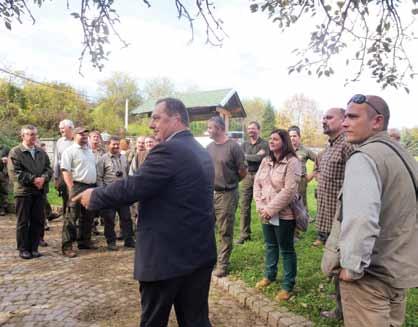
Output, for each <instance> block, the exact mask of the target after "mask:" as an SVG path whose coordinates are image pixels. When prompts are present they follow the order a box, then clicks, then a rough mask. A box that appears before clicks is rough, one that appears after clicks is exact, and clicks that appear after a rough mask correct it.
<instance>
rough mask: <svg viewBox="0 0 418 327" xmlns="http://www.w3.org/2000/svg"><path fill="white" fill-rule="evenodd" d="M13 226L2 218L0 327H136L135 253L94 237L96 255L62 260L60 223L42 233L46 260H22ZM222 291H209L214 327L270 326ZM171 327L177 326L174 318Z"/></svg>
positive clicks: (86, 253)
mask: <svg viewBox="0 0 418 327" xmlns="http://www.w3.org/2000/svg"><path fill="white" fill-rule="evenodd" d="M15 223H16V222H15V217H14V216H13V215H9V216H6V217H0V326H2V327H12V326H15V327H20V326H22V327H32V326H33V327H48V326H51V327H61V326H63V327H67V326H71V327H73V326H80V327H84V326H123V327H125V326H126V327H130V326H138V320H139V310H140V309H139V292H138V283H137V282H136V281H134V280H133V278H132V269H133V250H129V249H125V248H123V246H121V247H120V250H119V251H117V252H108V251H106V249H105V242H104V239H103V236H98V237H97V241H98V244H99V245H100V248H99V249H98V250H95V251H92V250H83V251H79V256H78V257H76V258H73V259H69V258H65V257H63V256H62V255H61V253H60V245H61V242H60V236H61V234H60V232H61V227H62V222H61V221H60V219H59V220H57V221H54V222H52V223H50V226H51V230H50V231H47V232H46V235H45V240H46V241H47V242H48V243H49V246H48V247H46V248H40V252H42V253H43V254H44V256H42V257H41V258H39V259H31V260H22V259H20V258H19V256H18V252H17V250H16V243H15ZM119 245H120V244H119ZM220 286H222V285H220V283H219V281H215V283H213V284H212V288H211V292H210V319H211V322H212V324H213V326H214V327H244V326H251V327H262V326H268V325H267V320H263V319H262V318H261V317H259V316H257V315H255V314H254V313H253V312H252V311H250V310H249V309H248V306H247V307H246V306H245V305H244V303H239V302H238V300H235V299H234V298H233V297H232V296H231V295H230V294H229V293H228V292H225V288H224V287H220ZM223 286H224V285H223ZM247 301H248V300H247ZM247 304H248V303H247ZM269 325H270V326H271V324H269ZM169 326H177V323H176V320H175V317H174V314H173V313H172V315H171V318H170V323H169ZM277 326H279V325H277Z"/></svg>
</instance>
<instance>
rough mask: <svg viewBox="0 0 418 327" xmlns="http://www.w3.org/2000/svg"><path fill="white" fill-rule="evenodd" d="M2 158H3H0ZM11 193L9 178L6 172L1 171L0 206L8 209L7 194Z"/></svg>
mask: <svg viewBox="0 0 418 327" xmlns="http://www.w3.org/2000/svg"><path fill="white" fill-rule="evenodd" d="M0 160H1V158H0ZM8 193H9V178H8V177H7V175H6V174H5V173H3V172H2V171H0V208H3V209H5V210H7V208H8V200H7V195H8Z"/></svg>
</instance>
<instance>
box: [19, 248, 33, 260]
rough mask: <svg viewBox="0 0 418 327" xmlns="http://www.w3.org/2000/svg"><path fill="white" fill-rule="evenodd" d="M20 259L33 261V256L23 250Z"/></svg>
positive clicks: (20, 252)
mask: <svg viewBox="0 0 418 327" xmlns="http://www.w3.org/2000/svg"><path fill="white" fill-rule="evenodd" d="M19 257H21V258H22V259H25V260H29V259H32V254H31V253H30V252H29V251H26V250H23V251H19Z"/></svg>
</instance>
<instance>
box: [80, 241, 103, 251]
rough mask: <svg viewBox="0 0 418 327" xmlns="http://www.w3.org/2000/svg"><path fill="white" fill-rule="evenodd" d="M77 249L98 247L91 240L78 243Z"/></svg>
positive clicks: (95, 248) (94, 248)
mask: <svg viewBox="0 0 418 327" xmlns="http://www.w3.org/2000/svg"><path fill="white" fill-rule="evenodd" d="M78 249H79V250H97V249H98V247H97V246H96V245H95V244H94V243H93V242H89V243H79V244H78Z"/></svg>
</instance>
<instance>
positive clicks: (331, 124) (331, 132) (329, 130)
mask: <svg viewBox="0 0 418 327" xmlns="http://www.w3.org/2000/svg"><path fill="white" fill-rule="evenodd" d="M344 115H345V110H344V109H342V108H331V109H328V110H327V111H326V113H325V115H324V117H323V118H322V128H323V129H324V134H326V135H328V136H329V138H330V139H334V138H336V137H337V136H338V135H340V134H341V133H342V131H343V121H344Z"/></svg>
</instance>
